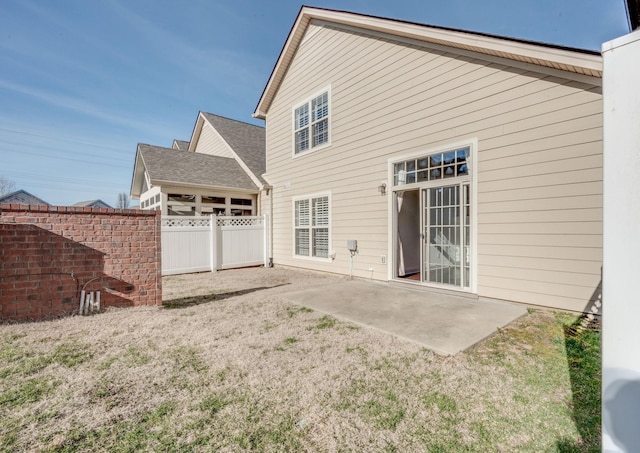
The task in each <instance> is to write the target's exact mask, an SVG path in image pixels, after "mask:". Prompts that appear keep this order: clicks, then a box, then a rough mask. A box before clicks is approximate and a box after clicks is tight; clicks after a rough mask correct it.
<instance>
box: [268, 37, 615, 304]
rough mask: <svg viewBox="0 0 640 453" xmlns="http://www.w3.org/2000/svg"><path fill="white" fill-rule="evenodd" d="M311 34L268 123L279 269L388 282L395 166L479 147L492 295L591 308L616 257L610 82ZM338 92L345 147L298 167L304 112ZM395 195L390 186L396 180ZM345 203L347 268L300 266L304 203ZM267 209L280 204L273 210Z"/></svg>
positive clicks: (335, 221)
mask: <svg viewBox="0 0 640 453" xmlns="http://www.w3.org/2000/svg"><path fill="white" fill-rule="evenodd" d="M497 61H498V60H495V59H493V60H492V61H491V62H489V61H485V60H483V59H482V58H481V57H480V56H478V58H472V57H469V56H460V55H458V54H456V52H455V51H454V50H452V51H451V53H447V52H444V51H442V50H430V49H428V48H425V47H420V46H417V45H407V44H401V43H398V42H393V41H389V40H384V39H379V38H374V37H371V36H368V35H366V34H358V33H354V32H351V31H346V30H344V29H339V28H334V27H330V26H320V25H313V24H312V25H311V26H310V28H309V31H308V32H307V36H306V37H305V39H304V40H303V42H302V44H301V46H300V47H299V49H298V51H297V53H296V56H295V58H294V59H293V61H292V63H291V65H290V67H289V69H288V72H287V74H286V76H285V77H284V79H283V81H282V84H281V86H280V88H279V91H278V93H277V94H276V96H275V98H274V101H273V103H272V105H271V107H270V110H269V112H268V114H267V143H268V151H267V178H268V181H269V183H270V184H272V185H273V187H274V189H273V206H270V207H269V209H270V211H271V212H272V215H273V222H274V224H273V232H272V235H273V257H274V261H275V263H276V264H281V265H289V266H299V267H305V268H311V269H316V270H322V271H328V272H335V273H342V274H348V273H349V253H348V251H347V249H346V241H347V240H348V239H357V240H358V245H359V253H358V255H356V256H355V257H354V260H353V268H354V275H356V276H358V277H363V278H373V279H379V280H387V278H388V266H387V265H385V264H382V262H381V257H382V256H384V257H386V259H387V262H389V263H391V262H392V259H391V256H388V254H389V240H390V238H389V217H390V213H389V202H390V199H391V198H390V197H388V196H381V195H380V194H379V193H378V190H377V186H378V185H380V183H381V182H383V181H387V179H388V177H389V175H388V172H387V165H388V160H389V159H395V158H397V157H400V156H403V155H410V154H415V153H419V152H422V151H427V150H429V149H430V148H433V147H436V146H443V145H447V144H450V143H456V142H461V141H465V140H470V139H474V138H475V139H477V140H478V148H479V149H478V162H477V168H478V181H477V183H478V186H477V187H478V192H477V194H476V198H477V217H478V227H477V238H478V263H477V277H478V280H477V282H478V294H479V295H480V296H481V297H488V298H502V299H508V300H514V301H519V302H524V303H531V304H538V305H545V306H557V307H561V308H568V309H573V310H582V309H584V308H585V306H586V304H587V302H588V300H589V299H590V298H591V296H592V294H593V291H594V290H595V289H596V287H597V286H598V284H599V283H600V265H601V264H600V263H601V259H602V246H601V242H602V236H601V235H602V129H601V126H602V96H601V93H600V89H599V87H598V86H597V82H596V84H595V85H594V84H589V83H587V82H585V81H584V79H582V81H576V80H573V79H571V78H570V77H569V78H566V79H565V78H560V77H558V75H557V74H554V75H549V74H548V73H544V72H538V69H537V68H536V67H534V66H531V67H530V68H525V67H522V66H521V67H518V68H514V67H510V66H508V62H506V60H505V62H504V64H501V63H500V62H497ZM329 86H330V89H331V116H330V121H331V130H330V132H331V145H330V146H328V147H326V148H322V149H319V150H318V151H314V152H310V153H307V154H305V155H301V156H297V157H295V158H293V157H292V154H293V133H292V109H293V108H294V107H295V106H296V105H298V104H299V103H300V102H303V101H305V100H306V99H307V98H309V96H312V95H314V94H317V93H318V92H319V91H320V90H322V89H323V88H325V87H329ZM387 184H388V182H387ZM317 193H330V194H331V211H330V212H331V245H330V248H331V249H332V250H334V251H335V252H336V258H335V260H334V261H333V262H327V261H314V260H309V259H299V258H295V257H294V256H293V218H292V214H293V212H292V207H293V204H292V199H293V198H294V197H297V196H305V195H313V194H317ZM264 203H265V204H264V206H266V204H267V203H268V202H264Z"/></svg>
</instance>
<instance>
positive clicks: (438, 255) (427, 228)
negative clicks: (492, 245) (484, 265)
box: [422, 182, 471, 288]
mask: <svg viewBox="0 0 640 453" xmlns="http://www.w3.org/2000/svg"><path fill="white" fill-rule="evenodd" d="M470 204H471V203H470V188H469V182H461V183H459V184H452V185H443V186H437V187H431V188H428V189H423V191H422V205H423V215H422V223H423V235H422V238H423V255H422V256H423V268H422V281H423V282H428V283H436V284H441V285H452V286H456V287H460V288H468V287H469V286H470V281H469V279H470V262H471V260H470V256H469V254H470V244H471V227H470V224H471V215H470V214H471V209H470V207H471V206H470Z"/></svg>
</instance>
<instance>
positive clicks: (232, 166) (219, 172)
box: [131, 143, 258, 196]
mask: <svg viewBox="0 0 640 453" xmlns="http://www.w3.org/2000/svg"><path fill="white" fill-rule="evenodd" d="M145 170H146V172H147V174H148V176H149V180H150V183H151V184H153V185H158V186H161V185H166V184H175V185H181V186H197V187H207V188H220V189H240V190H244V191H257V190H258V187H257V186H256V185H255V184H254V182H253V181H252V180H251V178H250V177H249V176H248V175H247V174H246V172H245V171H244V170H243V169H242V167H241V166H240V165H239V164H238V162H236V161H235V159H231V158H229V157H218V156H211V155H208V154H201V153H186V152H182V151H178V150H175V149H172V148H164V147H161V146H153V145H147V144H144V143H139V144H138V150H137V152H136V163H135V166H134V174H133V179H132V182H131V195H133V196H140V194H141V192H142V181H143V180H144V178H145V175H144V172H145ZM136 181H139V183H138V184H135V182H136ZM134 185H135V187H134Z"/></svg>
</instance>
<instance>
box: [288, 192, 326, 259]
mask: <svg viewBox="0 0 640 453" xmlns="http://www.w3.org/2000/svg"><path fill="white" fill-rule="evenodd" d="M294 203H295V206H294V211H295V213H294V215H295V222H294V225H295V227H294V229H295V255H296V256H309V257H315V258H327V257H328V256H329V196H328V195H324V196H318V197H310V198H300V199H297V200H295V202H294Z"/></svg>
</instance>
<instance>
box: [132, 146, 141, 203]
mask: <svg viewBox="0 0 640 453" xmlns="http://www.w3.org/2000/svg"><path fill="white" fill-rule="evenodd" d="M140 177H142V178H144V161H143V159H142V153H141V152H140V144H138V147H137V148H136V158H135V162H134V164H133V175H131V188H130V189H129V196H130V197H132V198H134V199H135V200H137V199H138V198H139V197H140V195H142V184H137V185H136V181H137V180H138V178H140Z"/></svg>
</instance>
